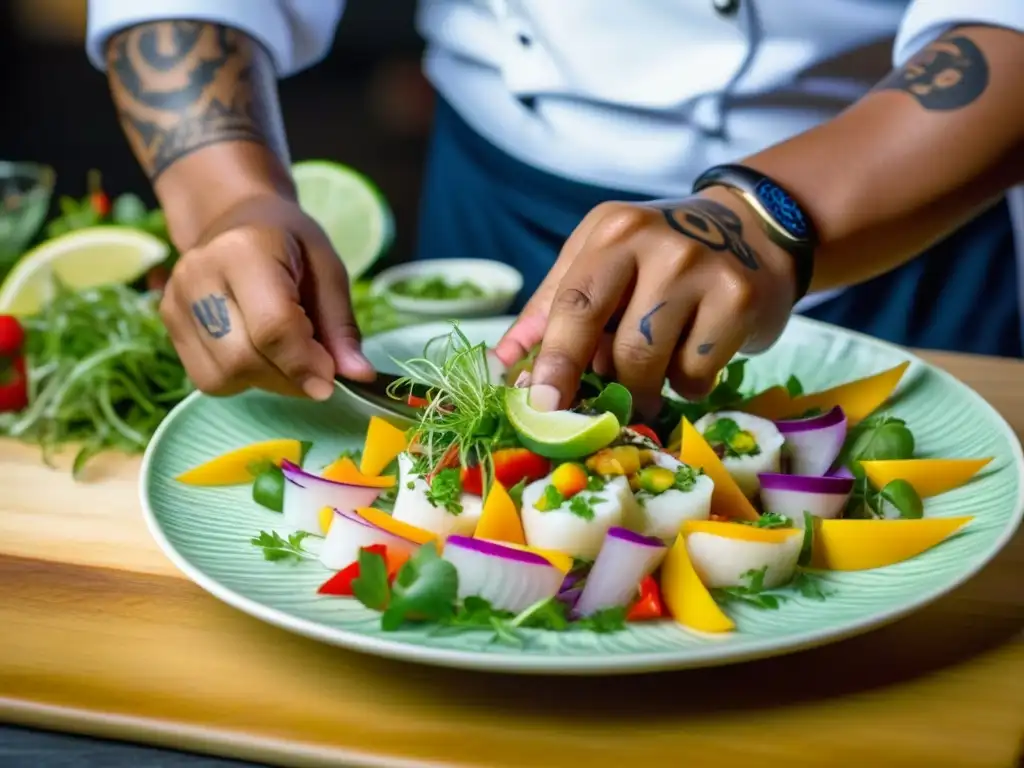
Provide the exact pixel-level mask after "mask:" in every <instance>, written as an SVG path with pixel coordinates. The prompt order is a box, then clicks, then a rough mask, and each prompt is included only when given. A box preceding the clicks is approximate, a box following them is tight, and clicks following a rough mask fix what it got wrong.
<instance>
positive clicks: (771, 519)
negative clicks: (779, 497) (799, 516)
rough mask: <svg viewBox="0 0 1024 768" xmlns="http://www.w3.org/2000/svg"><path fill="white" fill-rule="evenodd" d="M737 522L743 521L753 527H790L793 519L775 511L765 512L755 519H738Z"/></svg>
mask: <svg viewBox="0 0 1024 768" xmlns="http://www.w3.org/2000/svg"><path fill="white" fill-rule="evenodd" d="M739 522H741V523H745V524H746V525H752V526H754V527H755V528H792V527H793V521H792V520H790V519H789V518H788V517H786V516H785V515H779V514H776V513H775V512H765V513H764V514H763V515H761V516H760V517H759V518H757V520H753V521H751V520H740V521H739Z"/></svg>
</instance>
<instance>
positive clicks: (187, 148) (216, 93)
mask: <svg viewBox="0 0 1024 768" xmlns="http://www.w3.org/2000/svg"><path fill="white" fill-rule="evenodd" d="M108 59H109V70H110V81H111V89H112V91H113V94H114V101H115V103H116V104H117V108H118V113H119V116H120V119H121V125H122V127H123V128H124V130H125V133H126V134H127V135H128V138H129V140H130V141H131V142H132V145H133V146H134V147H135V150H136V155H138V157H139V160H140V162H141V164H142V166H143V169H144V170H145V171H146V173H147V174H148V175H149V176H150V178H151V179H155V178H156V177H157V176H159V175H160V173H161V172H162V171H164V170H165V169H166V168H167V167H168V166H169V165H171V163H173V162H174V161H175V160H177V159H178V158H180V157H183V156H184V155H187V154H189V153H191V152H194V151H195V150H197V149H200V148H202V147H205V146H208V145H210V144H216V143H218V142H222V141H254V142H259V143H263V144H268V145H270V144H274V145H275V146H273V147H272V148H273V149H274V150H275V151H278V152H280V151H281V150H282V149H283V144H282V143H281V139H280V138H279V137H277V136H274V134H275V133H276V132H277V131H276V130H275V119H274V113H273V112H272V110H273V109H274V108H275V107H274V106H273V105H274V100H273V96H272V94H273V87H274V71H273V66H272V64H271V62H270V59H269V57H268V55H267V53H266V51H264V50H263V48H261V47H260V46H259V45H257V44H256V43H254V42H252V41H251V40H249V38H247V37H245V36H244V35H243V34H241V33H239V32H237V31H236V30H233V29H230V28H228V27H224V26H220V25H216V24H207V23H201V22H195V21H161V22H155V23H152V24H143V25H141V26H138V27H133V28H131V29H129V30H127V31H125V32H123V33H121V34H120V35H118V36H117V37H115V38H114V40H113V42H112V44H111V47H110V51H109V54H108Z"/></svg>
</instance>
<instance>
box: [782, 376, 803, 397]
mask: <svg viewBox="0 0 1024 768" xmlns="http://www.w3.org/2000/svg"><path fill="white" fill-rule="evenodd" d="M786 391H787V392H788V393H789V396H790V397H800V395H802V394H803V393H804V385H803V384H802V383H801V381H800V379H798V378H797V377H796V376H795V375H792V376H790V377H789V378H788V379H787V380H786Z"/></svg>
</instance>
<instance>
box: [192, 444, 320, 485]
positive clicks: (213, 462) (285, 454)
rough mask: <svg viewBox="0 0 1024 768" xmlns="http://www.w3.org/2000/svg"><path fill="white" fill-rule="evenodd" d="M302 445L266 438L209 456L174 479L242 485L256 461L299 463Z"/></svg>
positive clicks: (258, 463) (259, 462)
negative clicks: (213, 457)
mask: <svg viewBox="0 0 1024 768" xmlns="http://www.w3.org/2000/svg"><path fill="white" fill-rule="evenodd" d="M302 453H303V446H302V442H301V441H299V440H267V441H265V442H262V443H253V444H252V445H247V446H244V447H242V448H236V449H235V450H233V451H231V452H229V453H225V454H224V455H223V456H218V457H217V458H215V459H210V460H209V461H207V462H206V463H204V464H200V465H199V466H198V467H193V468H192V469H189V470H187V471H185V472H182V473H181V474H180V475H178V476H177V478H175V479H176V480H177V481H178V482H179V483H184V484H185V485H242V484H243V483H251V482H252V481H253V479H254V475H253V473H252V469H253V468H254V467H258V466H259V465H260V464H266V463H268V462H269V463H271V464H277V465H278V466H280V465H281V462H282V461H290V462H291V463H292V464H299V463H301V461H302Z"/></svg>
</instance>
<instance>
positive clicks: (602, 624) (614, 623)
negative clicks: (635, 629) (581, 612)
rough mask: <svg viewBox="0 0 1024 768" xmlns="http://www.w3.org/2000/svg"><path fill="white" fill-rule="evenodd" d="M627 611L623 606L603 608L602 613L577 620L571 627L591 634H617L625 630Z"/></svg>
mask: <svg viewBox="0 0 1024 768" xmlns="http://www.w3.org/2000/svg"><path fill="white" fill-rule="evenodd" d="M627 611H628V609H627V608H626V607H625V606H616V607H614V608H605V609H604V610H603V611H598V612H597V613H592V614H590V615H589V616H585V617H584V618H582V619H577V620H576V621H574V622H573V623H572V626H573V627H575V628H577V629H587V630H590V631H591V632H599V633H607V632H618V631H619V630H621V629H625V628H626V613H627Z"/></svg>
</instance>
